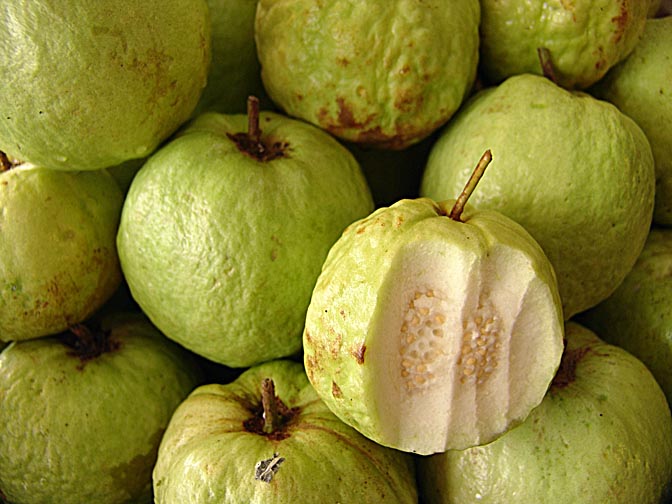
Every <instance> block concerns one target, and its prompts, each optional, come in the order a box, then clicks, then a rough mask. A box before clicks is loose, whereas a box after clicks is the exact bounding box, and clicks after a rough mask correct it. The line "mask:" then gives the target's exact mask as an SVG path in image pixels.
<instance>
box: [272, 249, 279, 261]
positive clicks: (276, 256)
mask: <svg viewBox="0 0 672 504" xmlns="http://www.w3.org/2000/svg"><path fill="white" fill-rule="evenodd" d="M277 258H278V251H277V250H275V249H273V250H271V261H275V260H276V259H277Z"/></svg>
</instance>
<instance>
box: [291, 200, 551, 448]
mask: <svg viewBox="0 0 672 504" xmlns="http://www.w3.org/2000/svg"><path fill="white" fill-rule="evenodd" d="M451 206H452V208H453V209H454V208H455V207H456V206H457V205H454V204H453V200H450V201H442V202H438V203H437V202H434V201H432V200H430V199H428V198H422V199H406V200H400V201H399V202H397V203H395V204H393V205H391V206H390V207H383V208H380V209H378V210H376V211H374V212H373V213H372V214H371V215H369V216H368V217H366V218H364V219H361V220H359V221H357V222H355V223H353V224H352V225H351V226H350V227H348V229H347V230H346V231H345V232H344V233H343V235H342V237H341V238H340V239H339V240H338V241H337V242H336V243H335V244H334V246H333V247H332V248H331V250H330V251H329V255H328V256H327V259H326V261H325V263H324V267H323V270H322V273H321V274H320V276H319V278H318V280H317V284H316V286H315V289H314V292H313V296H312V299H311V302H310V305H309V308H308V313H307V315H306V324H305V331H304V337H303V344H304V363H305V367H306V371H307V375H308V377H309V379H310V381H311V383H312V384H313V386H314V387H315V389H316V390H317V392H318V394H319V395H320V397H321V398H322V399H323V400H324V402H325V403H326V404H327V406H329V408H330V409H331V410H332V411H333V412H334V413H335V414H336V415H337V416H338V417H339V418H341V420H343V421H344V422H345V423H347V424H349V425H351V426H353V427H354V428H355V429H357V430H358V431H360V432H361V433H362V434H364V435H365V436H367V437H369V438H370V439H372V440H374V441H376V442H377V443H379V444H381V445H384V446H389V447H391V448H395V449H398V450H402V451H407V452H414V453H418V454H422V455H425V454H430V453H437V452H441V451H444V450H446V449H448V448H457V449H461V448H466V447H468V446H473V445H476V444H481V443H486V442H489V441H491V440H493V439H495V438H496V437H497V436H499V435H501V434H502V433H503V432H505V431H506V430H507V429H509V428H511V427H512V426H513V425H515V424H517V423H519V422H520V421H521V420H523V419H524V418H525V417H526V416H527V415H528V414H529V412H530V410H531V409H532V408H533V407H535V406H537V405H538V404H539V402H541V400H542V398H543V397H544V394H545V392H546V390H547V388H548V386H549V385H550V382H551V380H552V379H553V375H554V374H555V371H556V370H557V367H558V365H559V362H560V355H561V353H562V347H563V342H562V339H563V324H562V313H561V307H560V298H559V294H558V290H557V285H556V280H555V276H554V273H553V269H552V267H551V265H550V263H549V262H548V259H547V258H546V257H545V255H544V253H543V252H542V250H541V248H540V247H539V246H538V244H537V243H536V242H535V241H534V240H533V239H532V238H531V236H530V235H529V234H528V233H527V232H526V231H525V230H524V229H523V228H522V227H521V226H519V225H518V224H516V223H515V222H513V221H512V220H511V219H508V218H507V217H505V216H504V215H502V214H499V213H497V212H492V211H479V210H475V209H471V208H469V207H466V210H465V211H464V213H463V217H461V218H458V219H455V218H454V217H452V216H451V214H452V213H453V212H452V210H451Z"/></svg>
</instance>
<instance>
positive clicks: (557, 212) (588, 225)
mask: <svg viewBox="0 0 672 504" xmlns="http://www.w3.org/2000/svg"><path fill="white" fill-rule="evenodd" d="M485 149H491V150H492V155H493V161H492V163H491V166H490V167H489V168H488V172H487V173H486V175H485V176H484V177H483V180H482V181H481V182H480V184H479V186H478V190H477V191H476V192H475V193H474V195H473V196H472V199H471V200H470V201H471V202H472V204H474V205H475V206H477V207H479V208H482V209H491V210H497V211H500V212H502V213H503V214H505V215H507V216H508V217H510V218H512V219H513V220H515V221H517V222H518V223H519V224H521V225H523V227H525V228H526V229H527V231H529V233H530V234H531V235H532V236H533V237H534V238H535V239H536V240H537V242H539V244H540V245H541V247H542V248H543V249H544V252H545V253H546V255H547V256H548V258H549V259H550V261H551V263H552V264H553V266H554V268H555V271H556V274H557V277H558V284H559V287H560V295H561V297H562V303H563V310H564V314H565V319H566V320H568V319H569V318H570V317H572V316H573V315H575V314H577V313H579V312H581V311H584V310H586V309H588V308H591V307H592V306H595V305H596V304H598V303H599V302H600V301H602V300H604V299H605V298H606V297H608V296H609V295H610V294H611V293H612V292H613V291H614V290H615V289H616V287H618V285H619V284H620V283H621V282H622V281H623V278H625V275H626V274H627V273H628V271H630V268H632V265H633V264H634V263H635V260H636V259H637V256H638V255H639V252H640V251H641V249H642V247H643V246H644V241H645V240H646V236H647V234H648V230H649V226H650V223H651V216H652V213H653V204H654V190H655V173H654V163H653V155H652V153H651V147H650V145H649V142H648V140H647V138H646V136H645V135H644V133H643V132H642V130H641V129H640V128H639V127H638V126H637V124H635V122H634V121H632V119H630V118H629V117H627V116H626V115H624V114H622V113H621V112H619V111H618V109H617V108H616V107H615V106H613V105H612V104H610V103H608V102H604V101H601V100H597V99H595V98H593V97H592V96H590V95H587V94H585V93H581V92H569V91H566V90H564V89H562V88H560V87H559V86H556V85H555V84H553V83H552V82H551V81H549V80H548V79H545V78H543V77H540V76H535V75H529V74H527V75H520V76H515V77H511V78H509V79H507V80H506V81H505V82H504V83H502V84H500V85H499V86H497V87H491V88H487V89H485V90H483V91H481V92H480V93H479V94H477V95H475V96H474V97H473V98H472V100H471V101H470V102H469V103H468V104H467V105H466V106H465V107H464V108H463V109H462V110H461V112H460V114H459V115H458V116H457V117H456V118H455V119H454V120H453V121H451V122H450V124H449V125H448V126H447V128H446V129H445V130H444V131H443V133H442V136H441V137H440V138H439V139H438V140H437V142H436V143H435V144H434V146H433V147H432V152H431V153H430V155H429V160H428V162H427V166H426V169H425V172H424V174H423V180H422V184H421V188H420V194H421V195H422V196H427V197H430V198H433V199H436V200H439V199H443V198H450V197H453V195H455V194H457V193H458V191H459V190H461V187H462V184H464V180H466V179H467V177H468V175H469V170H470V169H471V165H472V164H473V159H478V156H480V155H481V153H483V152H484V151H485ZM598 238H599V239H598Z"/></svg>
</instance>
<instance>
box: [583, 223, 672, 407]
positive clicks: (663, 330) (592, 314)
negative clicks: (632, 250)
mask: <svg viewBox="0 0 672 504" xmlns="http://www.w3.org/2000/svg"><path fill="white" fill-rule="evenodd" d="M670 306H672V229H665V228H654V229H652V230H651V232H650V233H649V237H648V238H647V240H646V244H645V245H644V250H642V253H641V254H640V255H639V257H638V258H637V262H636V263H635V265H634V266H633V268H632V270H631V271H630V273H628V276H626V277H625V280H623V283H621V285H620V286H619V287H618V289H616V292H614V293H613V294H612V295H611V296H610V297H609V298H608V299H606V300H604V301H603V302H602V303H600V304H599V305H597V306H596V307H595V308H593V309H591V310H588V311H587V312H585V313H583V314H581V316H580V319H579V320H580V322H581V323H583V324H585V325H586V326H588V327H590V328H591V329H592V330H594V331H595V332H596V333H597V334H598V335H599V336H600V337H602V338H603V339H604V340H605V341H607V342H609V343H612V344H614V345H618V346H620V347H622V348H624V349H625V350H627V351H628V352H630V353H632V354H633V355H634V356H635V357H637V358H638V359H640V360H641V361H642V362H643V363H644V364H646V365H647V367H648V368H649V369H650V370H651V372H652V373H653V375H654V376H655V377H656V380H658V383H660V386H661V387H662V389H663V391H664V392H665V395H666V397H667V400H668V402H669V403H670V404H672V366H670V363H671V362H672V311H670Z"/></svg>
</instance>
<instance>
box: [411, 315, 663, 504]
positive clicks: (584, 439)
mask: <svg viewBox="0 0 672 504" xmlns="http://www.w3.org/2000/svg"><path fill="white" fill-rule="evenodd" d="M565 333H566V336H567V349H566V351H565V355H564V356H563V361H562V364H561V366H560V370H559V371H558V374H557V376H556V378H555V380H554V382H553V385H552V386H551V389H550V391H549V392H548V394H547V395H546V397H545V398H544V400H543V402H542V403H541V405H540V406H539V407H538V408H536V409H535V410H534V411H533V412H532V414H531V415H530V416H529V417H528V419H527V420H526V421H525V422H524V423H523V424H521V425H519V426H518V427H516V428H515V429H513V430H511V431H509V432H507V433H506V434H504V435H503V436H502V437H500V438H499V439H497V440H496V441H494V442H493V443H490V444H488V445H485V446H477V447H474V448H469V449H467V450H464V451H452V450H451V451H448V452H446V453H444V454H439V455H434V456H432V457H427V458H424V459H419V460H418V482H419V487H420V489H421V493H422V494H423V499H424V500H423V501H422V502H425V503H427V504H468V503H474V504H476V503H478V504H481V503H482V504H502V503H516V504H539V503H549V504H550V503H552V504H596V503H605V504H606V503H609V504H634V503H635V502H636V503H637V504H662V503H667V502H670V501H669V499H670V497H671V496H672V493H670V490H671V489H672V487H671V486H670V484H671V482H672V416H670V409H669V407H668V404H667V402H666V400H665V396H664V394H663V392H662V390H661V389H660V386H659V385H658V383H656V380H655V379H654V377H653V376H652V375H651V373H650V371H649V370H648V369H647V368H646V366H645V365H644V364H643V363H642V362H641V361H639V360H638V359H637V358H635V357H633V356H632V355H631V354H629V353H628V352H626V351H624V350H622V349H621V348H618V347H616V346H613V345H610V344H607V343H605V342H604V341H602V340H601V339H600V338H598V337H597V336H596V335H595V334H594V333H592V332H591V331H590V330H588V329H586V328H585V327H582V326H580V325H579V324H576V323H573V322H569V323H568V324H567V327H566V331H565Z"/></svg>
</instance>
